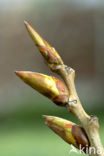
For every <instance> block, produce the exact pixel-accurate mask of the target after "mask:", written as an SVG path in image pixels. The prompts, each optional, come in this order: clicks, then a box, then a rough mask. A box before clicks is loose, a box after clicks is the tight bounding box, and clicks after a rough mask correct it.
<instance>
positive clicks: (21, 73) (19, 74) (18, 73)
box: [15, 71, 29, 77]
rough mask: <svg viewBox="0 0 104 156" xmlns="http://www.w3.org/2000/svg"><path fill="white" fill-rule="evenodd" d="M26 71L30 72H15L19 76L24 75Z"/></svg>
mask: <svg viewBox="0 0 104 156" xmlns="http://www.w3.org/2000/svg"><path fill="white" fill-rule="evenodd" d="M25 73H29V72H26V71H15V74H16V75H17V76H19V77H22V76H23V75H24V74H25Z"/></svg>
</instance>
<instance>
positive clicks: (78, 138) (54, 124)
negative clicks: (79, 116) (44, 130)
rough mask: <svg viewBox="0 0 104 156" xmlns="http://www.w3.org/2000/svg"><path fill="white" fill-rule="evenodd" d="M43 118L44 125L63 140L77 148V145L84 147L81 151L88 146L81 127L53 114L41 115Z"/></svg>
mask: <svg viewBox="0 0 104 156" xmlns="http://www.w3.org/2000/svg"><path fill="white" fill-rule="evenodd" d="M43 118H45V119H46V125H47V126H48V127H49V128H50V129H52V130H53V131H54V132H55V133H56V134H58V135H59V136H60V137H61V138H62V139H64V141H66V142H67V143H69V144H72V145H73V146H75V147H76V148H78V149H79V147H81V148H84V147H85V148H84V150H83V151H84V152H86V148H88V147H89V140H88V137H87V135H86V133H85V131H84V129H83V128H82V127H80V126H78V125H76V124H75V123H73V122H70V121H68V120H65V119H62V118H58V117H54V116H46V115H43Z"/></svg>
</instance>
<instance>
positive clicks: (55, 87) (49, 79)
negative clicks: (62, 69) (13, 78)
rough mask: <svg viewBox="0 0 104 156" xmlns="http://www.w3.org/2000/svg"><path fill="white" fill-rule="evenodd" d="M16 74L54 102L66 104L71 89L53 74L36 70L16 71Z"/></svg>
mask: <svg viewBox="0 0 104 156" xmlns="http://www.w3.org/2000/svg"><path fill="white" fill-rule="evenodd" d="M16 74H17V75H18V76H19V77H20V78H21V79H22V80H23V81H24V82H25V83H27V84H28V85H30V86H31V87H32V88H34V89H35V90H37V91H38V92H39V93H41V94H43V95H44V96H46V97H48V98H50V99H51V100H52V101H53V102H54V103H56V104H57V105H60V106H65V105H66V104H67V102H68V97H69V91H68V89H67V87H66V85H65V84H64V82H63V81H61V80H59V79H58V78H56V77H53V76H47V75H44V74H40V73H35V72H25V71H24V72H23V71H21V72H20V71H16Z"/></svg>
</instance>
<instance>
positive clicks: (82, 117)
mask: <svg viewBox="0 0 104 156" xmlns="http://www.w3.org/2000/svg"><path fill="white" fill-rule="evenodd" d="M53 71H55V72H56V73H58V74H59V75H60V76H61V77H62V78H63V80H64V81H65V83H66V85H67V87H68V89H69V92H70V97H69V102H68V104H67V109H68V111H70V112H71V113H72V114H74V115H75V116H76V117H77V119H78V120H79V122H80V123H81V125H82V127H83V128H84V130H85V131H86V134H87V135H88V138H89V141H90V145H91V147H94V148H95V151H94V150H92V152H91V156H104V152H103V146H102V144H101V141H100V136H99V123H98V118H97V117H95V116H89V115H88V114H87V113H86V112H85V110H84V108H83V107H82V105H81V102H80V100H79V97H78V95H77V92H76V89H75V83H74V77H75V71H74V70H73V69H72V68H68V67H67V66H65V65H59V66H56V67H55V68H54V69H53ZM99 150H100V151H101V152H99Z"/></svg>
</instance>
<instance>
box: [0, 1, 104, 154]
mask: <svg viewBox="0 0 104 156" xmlns="http://www.w3.org/2000/svg"><path fill="white" fill-rule="evenodd" d="M24 20H27V21H28V22H29V23H30V24H31V25H32V26H33V27H34V28H35V29H36V30H37V32H38V33H39V34H40V35H41V36H42V37H43V38H44V39H46V40H47V41H48V42H49V43H50V44H51V45H53V46H54V47H55V48H56V49H57V50H58V52H59V54H60V55H61V57H62V58H63V60H64V62H65V63H66V64H67V65H69V66H71V67H72V68H74V69H75V70H76V88H77V91H78V94H79V97H80V99H81V101H82V104H83V106H84V108H85V109H86V111H87V112H89V114H91V115H97V116H98V117H99V121H100V134H101V139H102V142H103V144H104V1H103V0H100V1H99V0H84V1H82V0H29V1H28V0H0V155H1V156H28V155H29V156H34V155H36V156H43V155H44V156H53V151H54V155H60V156H63V155H70V153H69V150H70V146H69V145H68V144H67V143H65V142H64V141H63V140H61V139H60V138H59V137H58V136H56V134H54V133H53V132H52V131H51V130H49V129H48V127H46V126H45V124H44V120H43V119H42V114H46V115H54V116H59V117H63V118H66V119H69V120H71V121H74V122H76V123H78V121H77V120H76V119H75V117H73V116H72V115H71V114H69V113H68V112H67V111H66V110H65V109H64V108H59V107H57V106H55V105H54V104H53V103H52V102H51V101H50V100H48V99H47V98H45V97H43V96H42V95H40V94H38V93H37V92H36V91H34V90H33V89H31V88H29V87H28V86H27V85H26V84H24V83H23V82H22V81H21V80H20V79H19V78H18V77H16V75H15V74H14V71H15V70H26V71H36V72H41V73H45V74H49V75H52V74H53V73H51V72H50V71H49V68H48V67H47V66H46V65H45V64H44V61H43V58H42V56H41V55H40V53H39V52H38V50H37V49H36V47H35V45H34V43H33V41H32V40H31V38H30V36H29V35H28V33H27V30H26V29H25V26H24V24H23V21H24ZM74 155H75V153H73V154H71V156H74Z"/></svg>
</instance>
